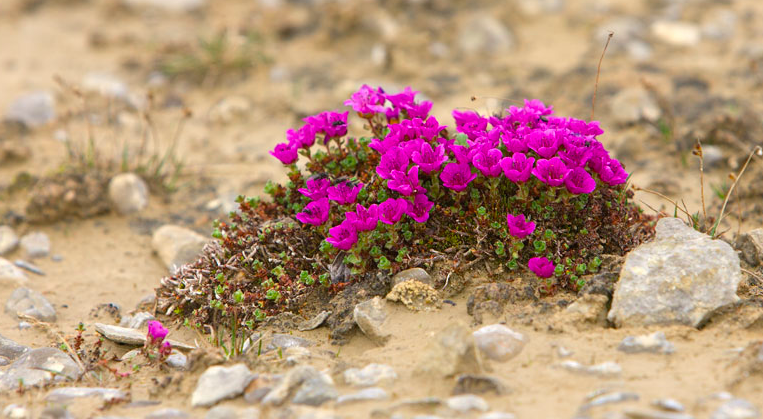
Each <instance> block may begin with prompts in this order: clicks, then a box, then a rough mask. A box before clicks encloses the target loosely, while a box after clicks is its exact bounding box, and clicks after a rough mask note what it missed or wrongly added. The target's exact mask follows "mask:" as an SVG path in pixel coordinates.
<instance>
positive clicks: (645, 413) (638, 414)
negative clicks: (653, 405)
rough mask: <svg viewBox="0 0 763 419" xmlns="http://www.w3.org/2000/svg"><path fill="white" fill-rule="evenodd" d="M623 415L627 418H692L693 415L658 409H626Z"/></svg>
mask: <svg viewBox="0 0 763 419" xmlns="http://www.w3.org/2000/svg"><path fill="white" fill-rule="evenodd" d="M623 415H624V416H625V417H626V418H628V419H694V416H691V415H687V414H684V413H675V412H661V411H658V410H657V411H655V410H637V409H626V410H625V411H624V412H623Z"/></svg>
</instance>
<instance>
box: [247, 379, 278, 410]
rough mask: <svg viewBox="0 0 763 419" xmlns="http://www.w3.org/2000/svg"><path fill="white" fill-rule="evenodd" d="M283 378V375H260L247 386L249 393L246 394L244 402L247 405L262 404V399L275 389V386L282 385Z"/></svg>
mask: <svg viewBox="0 0 763 419" xmlns="http://www.w3.org/2000/svg"><path fill="white" fill-rule="evenodd" d="M283 378H284V377H283V376H282V375H267V374H259V375H258V376H257V377H255V378H254V380H252V382H251V383H249V385H248V386H247V390H249V391H247V392H246V393H245V394H244V400H245V401H246V402H247V403H259V402H261V401H262V399H264V398H265V396H267V395H268V393H270V392H271V391H272V390H273V388H275V386H277V385H279V384H280V383H281V381H282V380H283Z"/></svg>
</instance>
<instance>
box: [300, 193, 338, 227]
mask: <svg viewBox="0 0 763 419" xmlns="http://www.w3.org/2000/svg"><path fill="white" fill-rule="evenodd" d="M330 209H331V204H330V203H329V199H328V198H321V199H319V200H317V201H313V202H311V203H309V204H307V205H306V206H305V208H304V209H303V210H302V212H300V213H298V214H297V215H295V217H296V218H297V220H299V221H300V222H301V223H302V224H310V225H314V226H319V225H321V224H323V223H325V222H326V220H328V219H329V210H330Z"/></svg>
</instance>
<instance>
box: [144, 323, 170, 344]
mask: <svg viewBox="0 0 763 419" xmlns="http://www.w3.org/2000/svg"><path fill="white" fill-rule="evenodd" d="M168 333H169V330H167V328H166V327H164V325H162V322H160V321H158V320H151V321H149V322H148V340H149V341H150V342H151V344H152V345H158V344H159V343H161V342H162V341H163V340H164V338H165V337H167V334H168Z"/></svg>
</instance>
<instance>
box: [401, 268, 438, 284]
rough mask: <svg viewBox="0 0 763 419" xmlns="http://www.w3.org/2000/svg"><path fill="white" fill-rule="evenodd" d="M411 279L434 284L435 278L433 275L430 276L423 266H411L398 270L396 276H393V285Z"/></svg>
mask: <svg viewBox="0 0 763 419" xmlns="http://www.w3.org/2000/svg"><path fill="white" fill-rule="evenodd" d="M409 279H413V280H416V281H419V282H421V283H422V284H427V285H430V286H431V285H434V280H433V279H432V277H431V276H429V274H428V273H427V271H425V270H423V269H421V268H411V269H406V270H404V271H401V272H398V273H397V274H396V275H395V276H393V277H392V286H395V285H397V284H399V283H401V282H405V281H408V280H409Z"/></svg>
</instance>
